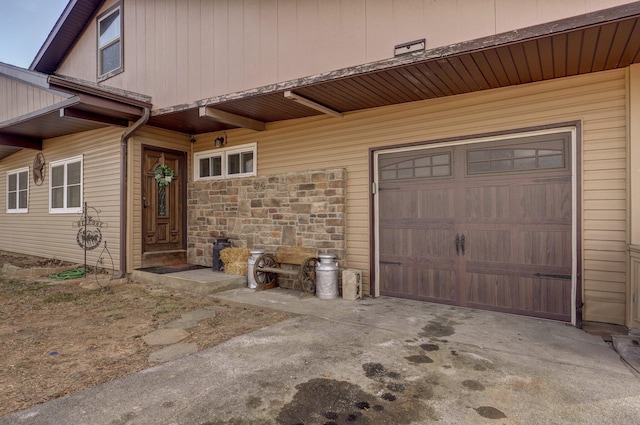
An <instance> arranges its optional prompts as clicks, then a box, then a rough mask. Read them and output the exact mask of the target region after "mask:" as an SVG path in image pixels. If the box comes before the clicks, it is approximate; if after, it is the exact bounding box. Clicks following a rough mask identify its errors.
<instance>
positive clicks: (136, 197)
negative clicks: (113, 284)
mask: <svg viewBox="0 0 640 425" xmlns="http://www.w3.org/2000/svg"><path fill="white" fill-rule="evenodd" d="M129 145H130V147H129V152H130V154H129V182H131V183H132V184H131V186H130V187H129V195H128V196H129V198H128V199H129V210H130V211H133V212H134V213H133V215H132V217H133V218H132V220H133V221H132V223H130V226H129V232H128V235H129V236H128V242H129V244H128V246H127V251H128V252H129V256H128V261H127V270H128V271H131V270H133V269H136V268H139V267H141V266H142V254H143V253H142V238H143V234H142V208H143V206H142V171H141V166H142V146H143V145H146V146H154V147H157V148H165V149H171V150H175V151H184V152H188V153H189V152H190V150H191V142H190V138H189V136H187V135H184V134H180V133H175V132H171V131H166V130H160V129H156V128H153V127H145V128H144V129H142V130H140V131H139V132H137V133H135V135H134V136H133V137H132V138H131V139H130V140H129ZM187 162H188V164H187V170H191V158H190V155H187ZM188 177H189V179H191V178H192V175H191V174H188ZM185 208H186V205H185Z"/></svg>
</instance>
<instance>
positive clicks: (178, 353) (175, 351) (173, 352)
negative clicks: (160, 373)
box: [149, 342, 198, 363]
mask: <svg viewBox="0 0 640 425" xmlns="http://www.w3.org/2000/svg"><path fill="white" fill-rule="evenodd" d="M197 351H198V344H196V343H195V342H191V343H188V344H173V345H169V346H168V347H165V348H163V349H161V350H158V351H154V352H153V353H151V354H150V355H149V361H150V362H154V363H165V362H169V361H171V360H175V359H179V358H180V357H184V356H188V355H189V354H193V353H195V352H197Z"/></svg>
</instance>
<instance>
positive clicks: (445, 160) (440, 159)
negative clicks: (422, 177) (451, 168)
mask: <svg viewBox="0 0 640 425" xmlns="http://www.w3.org/2000/svg"><path fill="white" fill-rule="evenodd" d="M449 162H450V159H449V154H446V155H436V156H434V157H433V165H442V164H447V165H448V164H449Z"/></svg>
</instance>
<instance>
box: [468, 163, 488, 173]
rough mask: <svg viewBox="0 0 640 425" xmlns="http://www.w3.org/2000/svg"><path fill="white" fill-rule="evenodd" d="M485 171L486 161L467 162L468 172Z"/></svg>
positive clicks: (486, 168)
mask: <svg viewBox="0 0 640 425" xmlns="http://www.w3.org/2000/svg"><path fill="white" fill-rule="evenodd" d="M485 171H489V163H488V162H472V163H470V164H469V172H470V173H482V172H485Z"/></svg>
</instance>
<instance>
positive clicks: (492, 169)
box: [377, 132, 572, 321]
mask: <svg viewBox="0 0 640 425" xmlns="http://www.w3.org/2000/svg"><path fill="white" fill-rule="evenodd" d="M570 147H571V133H568V132H567V133H562V134H547V135H537V136H530V137H526V138H518V139H512V140H502V141H499V142H485V143H474V144H467V145H460V146H449V147H437V148H424V149H412V150H404V151H395V152H388V153H381V154H379V155H377V158H378V164H377V165H378V168H377V170H378V171H377V184H378V189H379V190H378V195H377V196H378V199H377V208H378V217H377V222H378V225H377V226H378V229H377V236H378V244H377V252H378V284H379V288H380V294H381V295H388V296H394V297H402V298H412V299H418V300H425V301H433V302H439V303H446V304H453V305H458V306H465V307H473V308H481V309H488V310H496V311H504V312H509V313H516V314H523V315H529V316H536V317H545V318H551V319H556V320H565V321H570V320H571V293H572V184H571V166H570V164H571V161H570Z"/></svg>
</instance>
